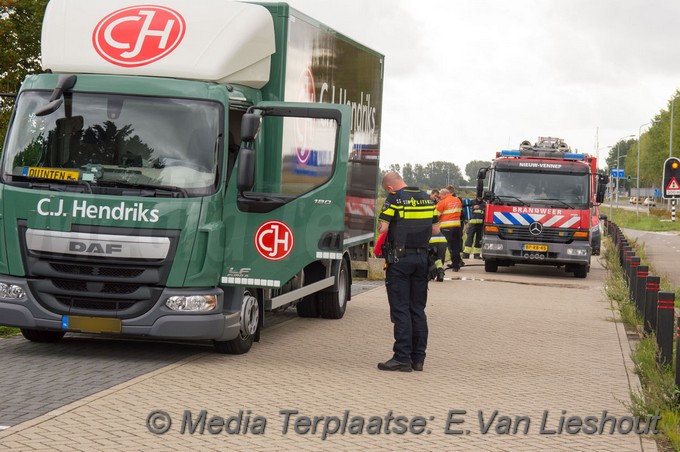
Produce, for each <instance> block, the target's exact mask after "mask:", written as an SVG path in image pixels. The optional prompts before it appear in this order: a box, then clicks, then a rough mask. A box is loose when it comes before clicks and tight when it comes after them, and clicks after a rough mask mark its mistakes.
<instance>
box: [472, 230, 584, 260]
mask: <svg viewBox="0 0 680 452" xmlns="http://www.w3.org/2000/svg"><path fill="white" fill-rule="evenodd" d="M591 255H592V248H591V246H590V244H589V243H588V242H577V241H575V242H572V243H526V242H523V241H519V240H501V239H499V238H497V237H493V236H491V237H489V236H486V237H484V243H483V246H482V256H483V258H484V260H494V261H498V262H499V263H517V264H538V265H569V264H575V265H590V256H591Z"/></svg>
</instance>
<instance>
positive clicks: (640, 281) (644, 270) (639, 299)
mask: <svg viewBox="0 0 680 452" xmlns="http://www.w3.org/2000/svg"><path fill="white" fill-rule="evenodd" d="M648 275H649V267H647V266H646V265H640V266H639V267H638V268H637V275H636V277H635V290H634V292H633V298H634V299H635V306H637V310H638V312H639V313H640V314H642V315H644V313H645V289H646V286H647V276H648Z"/></svg>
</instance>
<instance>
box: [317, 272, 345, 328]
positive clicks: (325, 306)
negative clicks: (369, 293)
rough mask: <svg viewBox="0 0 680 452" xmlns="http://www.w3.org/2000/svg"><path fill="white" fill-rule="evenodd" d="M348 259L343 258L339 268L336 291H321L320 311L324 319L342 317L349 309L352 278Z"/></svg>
mask: <svg viewBox="0 0 680 452" xmlns="http://www.w3.org/2000/svg"><path fill="white" fill-rule="evenodd" d="M349 278H350V276H349V269H348V266H347V261H346V260H345V259H343V260H342V261H341V262H340V266H339V268H338V276H337V280H336V285H337V287H334V289H337V290H336V291H335V292H320V293H319V313H320V314H321V317H323V318H324V319H341V318H342V317H343V316H344V315H345V310H346V309H347V301H348V300H349V293H350V292H349V291H350V284H349V283H350V280H349Z"/></svg>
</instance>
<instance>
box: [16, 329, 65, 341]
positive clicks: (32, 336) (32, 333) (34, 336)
mask: <svg viewBox="0 0 680 452" xmlns="http://www.w3.org/2000/svg"><path fill="white" fill-rule="evenodd" d="M21 334H22V335H23V336H24V337H25V338H26V339H28V340H29V341H31V342H59V341H60V340H61V338H62V337H64V334H66V333H64V332H63V331H42V330H29V329H27V328H21Z"/></svg>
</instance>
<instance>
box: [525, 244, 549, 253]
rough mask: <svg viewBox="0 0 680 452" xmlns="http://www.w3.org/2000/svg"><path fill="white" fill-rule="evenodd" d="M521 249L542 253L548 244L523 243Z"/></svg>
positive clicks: (546, 249)
mask: <svg viewBox="0 0 680 452" xmlns="http://www.w3.org/2000/svg"><path fill="white" fill-rule="evenodd" d="M522 249H523V250H524V251H540V252H542V253H545V252H546V251H548V245H534V244H531V243H525V244H524V245H522Z"/></svg>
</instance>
